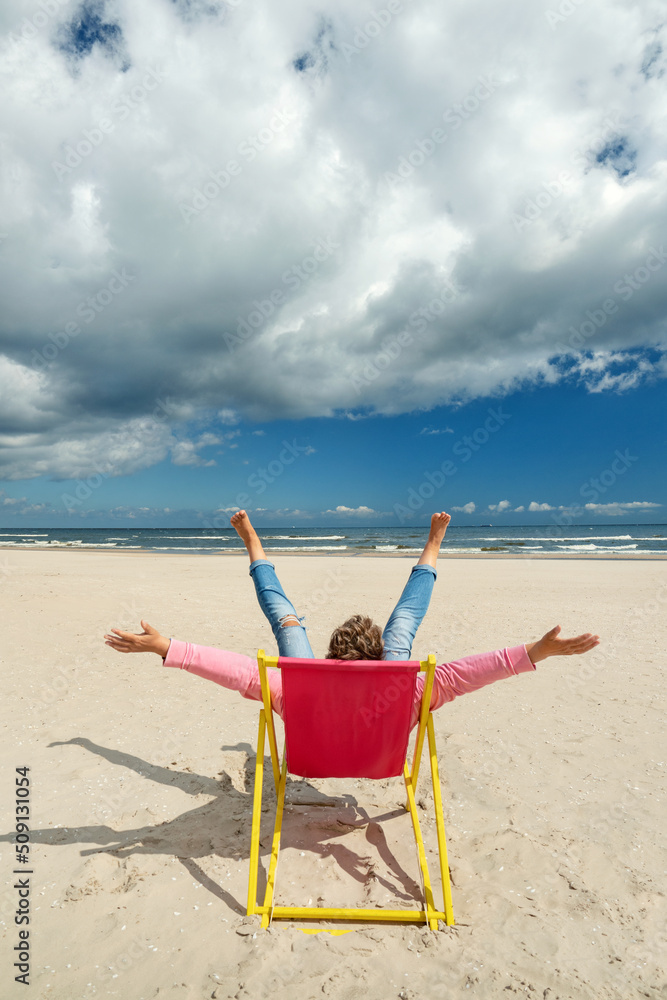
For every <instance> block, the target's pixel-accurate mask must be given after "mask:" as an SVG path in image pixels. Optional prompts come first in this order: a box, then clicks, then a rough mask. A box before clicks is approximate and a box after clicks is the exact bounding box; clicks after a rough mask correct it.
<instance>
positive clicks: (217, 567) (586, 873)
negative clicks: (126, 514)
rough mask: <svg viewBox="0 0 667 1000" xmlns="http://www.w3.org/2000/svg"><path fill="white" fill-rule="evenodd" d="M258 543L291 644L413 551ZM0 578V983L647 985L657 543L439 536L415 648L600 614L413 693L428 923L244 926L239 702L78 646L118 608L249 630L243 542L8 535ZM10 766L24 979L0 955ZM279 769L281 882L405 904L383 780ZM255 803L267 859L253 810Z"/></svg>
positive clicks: (136, 998)
mask: <svg viewBox="0 0 667 1000" xmlns="http://www.w3.org/2000/svg"><path fill="white" fill-rule="evenodd" d="M274 561H275V562H276V565H277V568H278V571H279V574H280V577H281V580H282V582H283V585H284V587H285V589H286V591H287V592H288V593H289V594H290V596H291V597H292V599H293V600H294V602H295V604H296V606H297V608H298V609H299V611H300V612H301V613H303V614H305V615H306V617H307V625H308V628H309V635H310V638H311V643H312V646H313V649H314V652H315V655H316V656H323V655H324V653H325V650H326V644H327V640H328V636H329V634H330V632H331V630H332V628H333V627H334V626H335V625H337V624H339V623H340V622H341V621H342V620H344V619H345V618H346V617H348V616H349V615H350V614H352V613H354V612H357V611H361V612H365V613H367V614H369V615H371V616H372V617H373V618H374V619H375V620H377V621H378V622H379V623H380V624H382V625H383V624H384V622H385V621H386V619H387V617H388V615H389V613H390V611H391V609H392V607H393V604H394V603H395V601H396V599H397V598H398V595H399V594H400V592H401V590H402V587H403V584H404V582H405V579H406V576H407V572H408V570H409V567H410V562H409V561H408V560H406V559H405V558H392V557H384V558H377V557H366V556H363V557H362V556H356V557H354V558H345V557H335V556H329V557H322V556H319V557H315V556H309V557H306V556H294V555H292V556H289V557H283V556H281V555H279V554H276V555H275V560H274ZM0 594H1V596H2V608H3V642H2V663H3V672H4V698H3V702H2V710H1V711H2V726H3V733H4V740H3V754H2V789H3V802H4V803H5V804H6V808H5V809H4V810H3V816H4V817H5V819H4V822H3V829H2V830H1V831H0V833H1V834H2V837H1V839H2V850H1V853H2V860H3V877H4V883H3V895H2V931H3V943H2V948H3V982H2V988H1V990H0V993H1V995H2V997H3V998H4V997H7V998H10V1000H11V998H14V997H25V996H28V997H31V998H35V1000H36V998H39V1000H42V998H49V1000H90V998H94V997H95V998H107V997H109V998H111V997H114V998H115V997H118V998H122V1000H154V998H159V1000H165V998H168V1000H204V998H217V1000H231V998H236V1000H259V998H263V997H268V996H272V997H275V998H277V1000H283V998H284V1000H287V998H290V1000H292V998H298V1000H310V998H313V1000H314V998H319V997H322V996H325V997H332V998H335V1000H353V998H354V1000H357V998H358V997H359V996H362V995H363V996H365V997H367V998H368V1000H385V998H393V997H396V998H401V1000H416V998H419V1000H422V998H424V1000H427V998H428V1000H432V998H434V997H443V998H447V997H450V996H451V997H459V996H466V997H468V996H470V997H479V998H484V1000H486V998H495V997H513V996H530V997H534V998H536V1000H570V998H572V1000H597V998H605V1000H606V998H609V1000H627V998H631V997H650V998H653V997H656V998H658V997H662V998H664V997H667V971H666V968H665V965H666V963H665V954H666V952H667V907H666V906H665V894H664V892H665V890H664V884H665V871H666V870H667V852H666V851H665V847H664V833H663V834H661V833H660V830H661V829H663V830H664V826H665V816H666V810H665V795H664V773H665V740H664V713H665V661H666V654H665V649H666V648H667V627H666V625H665V622H666V620H667V616H666V614H665V611H666V610H667V562H666V561H665V560H664V559H608V558H607V559H600V558H598V559H586V558H577V559H563V558H560V559H549V558H533V559H526V558H498V557H495V558H483V557H477V558H467V559H463V558H447V559H443V560H442V561H441V562H440V564H439V575H438V581H437V584H436V588H435V592H434V595H433V600H432V603H431V607H430V610H429V613H428V615H427V617H426V619H425V621H424V624H423V625H422V627H421V629H420V632H419V634H418V636H417V640H416V643H415V647H414V649H413V655H414V656H415V657H424V656H426V655H427V654H428V653H429V652H433V653H435V654H436V657H437V660H438V662H444V661H447V660H453V659H456V658H457V657H459V656H461V655H464V654H466V653H474V652H482V651H485V650H489V649H496V648H499V647H503V646H513V645H516V644H518V643H521V642H527V641H530V640H533V639H537V638H539V637H540V636H541V635H542V634H543V632H545V631H546V630H547V629H548V628H550V627H552V626H553V625H555V624H560V625H562V627H563V634H565V635H576V634H578V633H580V632H584V631H595V632H598V633H599V634H600V636H601V639H602V642H601V645H600V646H599V648H598V649H597V650H595V651H593V652H592V653H590V654H588V655H587V656H585V657H581V658H575V657H570V658H558V659H551V660H548V661H546V662H544V663H541V664H538V668H537V671H536V672H535V674H530V675H528V674H524V675H521V676H519V677H516V678H511V679H509V680H505V681H502V682H500V683H498V684H495V685H492V686H490V687H488V688H485V689H484V690H482V691H480V692H477V693H476V694H472V695H468V696H466V697H463V698H460V699H458V700H457V701H455V702H453V703H452V704H450V705H446V706H444V707H443V708H442V709H440V710H439V711H438V712H437V713H436V714H435V716H434V720H435V728H436V736H437V740H438V748H439V762H440V769H441V778H442V790H443V798H444V809H445V823H446V829H447V839H448V847H449V859H450V866H451V873H452V880H453V901H454V914H455V918H456V921H457V923H456V926H455V927H454V928H445V927H444V926H442V925H441V929H440V930H439V931H438V932H436V933H431V932H428V931H426V930H424V929H423V928H420V927H418V926H414V927H412V926H409V927H400V926H391V925H387V926H380V925H377V926H375V925H367V926H364V927H360V926H359V925H356V926H355V927H354V928H353V929H352V930H351V932H350V933H346V934H342V935H339V936H333V935H331V934H329V933H319V934H305V933H303V931H302V929H301V928H302V927H307V926H310V927H311V928H312V927H313V925H311V924H306V923H305V922H302V923H299V924H298V925H296V924H295V925H289V924H287V923H283V922H276V923H275V924H274V925H273V926H272V928H271V929H270V930H269V931H260V930H259V920H258V919H257V918H246V917H245V916H244V914H245V903H246V894H247V877H248V849H249V843H250V821H251V814H252V778H253V772H254V763H253V751H254V747H255V745H256V738H257V717H258V708H259V705H258V703H256V702H251V701H247V700H244V699H242V698H240V697H239V696H238V695H237V694H235V693H233V692H230V691H226V690H224V689H223V688H221V687H219V686H217V685H214V684H212V683H210V682H207V681H204V680H202V679H200V678H198V677H194V676H191V675H188V674H186V673H185V672H181V671H175V670H168V669H166V668H163V667H162V665H161V661H160V660H159V658H158V657H157V656H153V655H143V656H140V655H131V656H122V655H120V654H118V653H115V652H114V651H112V650H111V649H109V648H108V647H107V646H105V645H104V642H103V639H102V636H103V634H104V633H105V632H106V631H108V630H109V629H110V628H112V627H119V628H127V629H130V630H132V631H138V630H139V619H140V618H145V619H147V620H148V621H149V622H150V623H151V624H152V625H155V626H156V627H157V628H158V629H159V630H160V631H161V632H162V633H163V634H165V635H168V636H173V637H175V638H179V639H185V640H189V641H191V642H195V643H201V644H203V645H211V646H218V647H221V648H226V649H232V650H235V651H237V652H241V653H246V654H248V655H251V656H254V655H255V654H256V651H257V649H258V647H262V648H265V649H266V650H267V651H268V652H271V653H274V652H275V651H276V650H275V646H274V642H273V637H272V635H271V633H270V630H269V628H268V625H267V623H266V622H265V620H264V619H263V617H262V615H261V613H260V611H259V609H258V607H257V605H256V602H255V598H254V592H253V588H252V584H251V582H250V579H249V577H248V572H247V560H246V559H245V558H244V557H242V556H235V557H229V558H224V559H218V558H216V557H211V556H206V557H204V556H190V555H181V556H171V555H159V554H154V553H144V552H142V553H137V554H131V555H130V554H126V553H122V554H121V553H112V554H111V553H106V552H94V551H87V552H75V551H65V552H63V551H57V552H54V551H48V552H46V551H25V550H13V551H11V552H8V553H7V554H6V556H5V554H3V560H2V567H1V569H0ZM23 766H26V767H29V768H30V772H29V775H30V783H31V784H30V790H31V797H30V801H31V814H30V823H29V825H30V829H31V834H30V836H31V848H32V849H31V854H30V860H31V866H30V871H31V874H30V890H31V891H30V897H29V899H30V925H29V930H30V951H31V956H32V957H31V961H30V987H29V990H26V989H25V988H24V986H23V985H21V984H18V983H15V982H14V974H15V972H14V971H12V968H11V966H12V962H13V961H14V958H13V957H12V956H13V955H14V954H15V953H14V951H13V949H14V946H15V945H18V943H19V938H18V932H19V927H18V926H17V925H16V924H15V922H14V913H15V911H16V908H17V901H18V889H17V888H15V883H14V882H13V880H14V879H20V878H21V877H22V876H17V875H14V874H13V870H14V867H15V866H16V861H15V846H14V832H15V831H14V824H15V816H14V780H15V777H16V772H15V769H16V768H18V767H23ZM265 787H266V792H267V799H268V791H269V786H268V782H267V784H266V786H265ZM426 789H427V783H426V782H424V784H423V786H422V794H421V796H418V798H419V800H420V805H419V808H420V814H421V816H422V817H423V824H424V834H425V839H426V841H427V844H428V847H429V851H430V855H429V856H430V859H431V861H432V876H433V877H434V879H436V886H435V892H436V903H437V904H438V905H439V902H440V898H441V897H440V886H439V883H438V881H437V878H436V872H437V865H436V864H435V863H434V862H435V846H436V842H435V830H434V824H433V822H432V821H431V819H430V818H429V817H430V816H431V811H430V807H431V796H430V795H429V794H427V791H426ZM292 792H293V794H292V802H293V806H292V808H291V809H290V810H289V811H288V815H287V817H286V821H285V826H284V836H283V849H284V854H283V859H282V862H281V865H280V866H279V870H278V881H277V900H278V901H280V902H283V903H287V904H295V905H296V904H299V903H303V904H308V903H309V902H312V904H314V903H316V902H317V901H318V900H321V901H323V902H324V904H325V905H347V906H355V905H367V906H386V907H392V906H401V907H405V906H410V905H412V903H413V901H414V905H415V906H417V903H416V898H417V894H418V890H417V881H418V877H419V876H418V868H417V863H416V857H415V850H414V846H413V841H412V838H411V832H410V830H409V825H408V824H409V819H408V817H407V815H406V814H405V813H404V812H403V813H401V812H400V811H399V807H401V806H402V804H403V800H404V795H403V794H402V782H401V781H399V779H395V780H392V781H388V782H379V783H372V782H356V781H353V782H351V783H348V784H344V783H342V782H333V781H331V782H327V781H317V782H294V784H293V788H292ZM344 796H345V797H344ZM289 798H290V793H289V790H288V800H289ZM318 803H319V805H318ZM381 817H385V818H384V819H383V820H382V822H378V820H379V818H381ZM265 820H266V829H265V830H264V828H263V837H262V843H263V855H262V862H261V863H262V865H264V867H265V862H266V855H267V850H268V846H269V844H270V828H271V824H272V820H273V815H272V812H271V811H267V812H266V813H265ZM416 880H417V881H416Z"/></svg>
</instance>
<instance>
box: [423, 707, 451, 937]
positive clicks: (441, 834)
mask: <svg viewBox="0 0 667 1000" xmlns="http://www.w3.org/2000/svg"><path fill="white" fill-rule="evenodd" d="M427 729H428V749H429V756H430V758H431V779H432V781H433V805H434V807H435V825H436V829H437V831H438V854H439V857H440V878H441V879H442V892H443V895H444V898H445V923H446V924H447V926H448V927H451V926H452V924H454V923H455V920H454V909H453V906H452V884H451V881H450V878H449V862H448V859H447V841H446V839H445V820H444V817H443V812H442V792H441V791H440V775H439V773H438V755H437V752H436V747H435V730H434V728H433V716H432V715H429V717H428V726H427Z"/></svg>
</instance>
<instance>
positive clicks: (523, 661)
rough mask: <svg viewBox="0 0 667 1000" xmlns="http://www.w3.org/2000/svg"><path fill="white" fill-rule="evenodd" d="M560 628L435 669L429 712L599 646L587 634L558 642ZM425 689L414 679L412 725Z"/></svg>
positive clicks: (597, 638) (421, 678)
mask: <svg viewBox="0 0 667 1000" xmlns="http://www.w3.org/2000/svg"><path fill="white" fill-rule="evenodd" d="M559 632H560V625H556V627H555V628H552V629H551V631H549V632H547V633H546V634H545V635H543V636H542V638H541V639H539V640H538V641H537V642H528V643H526V644H525V645H523V646H513V647H511V648H508V649H496V650H494V651H493V652H491V653H475V654H474V655H473V656H464V657H462V658H461V659H460V660H453V661H452V662H451V663H443V664H441V665H439V666H437V667H436V668H435V678H434V681H433V694H432V696H431V711H432V712H433V711H435V709H436V708H440V706H441V705H444V704H446V703H447V702H449V701H453V700H454V698H458V697H460V696H461V695H463V694H469V693H470V692H472V691H479V689H480V688H483V687H486V685H487V684H493V682H494V681H500V680H502V679H503V678H504V677H513V676H515V675H516V674H522V673H525V672H528V671H533V670H535V664H536V663H537V662H538V661H540V660H545V659H546V658H547V657H549V656H572V655H573V654H578V653H587V652H588V651H589V650H591V649H593V648H594V647H595V646H597V645H598V643H599V642H600V639H599V636H597V635H591V633H590V632H586V633H585V634H584V635H579V636H576V638H574V639H560V638H559V637H558V633H559ZM423 689H424V674H420V675H419V676H418V677H417V688H416V692H417V694H416V698H417V700H416V703H415V709H414V714H413V720H412V724H413V725H414V724H415V723H416V721H417V718H418V714H419V704H418V702H419V699H421V693H422V691H423Z"/></svg>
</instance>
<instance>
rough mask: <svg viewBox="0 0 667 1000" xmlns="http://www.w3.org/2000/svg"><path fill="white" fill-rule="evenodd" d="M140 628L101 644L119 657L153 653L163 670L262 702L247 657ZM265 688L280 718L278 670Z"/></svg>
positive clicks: (149, 627) (144, 624) (256, 674)
mask: <svg viewBox="0 0 667 1000" xmlns="http://www.w3.org/2000/svg"><path fill="white" fill-rule="evenodd" d="M141 627H142V628H143V630H144V631H143V632H141V633H135V632H121V631H120V629H117V628H113V629H111V634H110V635H105V636H104V639H105V642H106V644H107V646H111V648H112V649H115V650H117V651H118V652H119V653H157V654H158V656H161V657H162V659H163V660H164V665H165V667H176V668H177V669H180V670H187V671H188V673H191V674H197V676H198V677H203V678H204V679H205V680H208V681H214V683H216V684H220V685H221V686H222V687H225V688H228V689H229V690H230V691H238V692H239V694H240V695H242V696H243V697H244V698H250V699H251V700H253V701H261V700H262V688H261V684H260V680H259V670H258V668H257V662H256V661H255V660H251V659H250V657H249V656H244V655H243V654H242V653H231V652H229V651H228V650H225V649H216V648H214V647H213V646H197V645H194V644H193V643H190V642H181V640H180V639H166V638H165V637H164V636H163V635H160V633H159V632H158V630H157V629H156V628H153V626H152V625H149V624H148V622H146V621H143V620H142V622H141ZM269 688H270V690H271V702H272V704H273V707H274V709H275V711H276V712H277V713H278V714H279V715H280V716H282V711H283V701H282V697H283V696H282V677H281V675H280V671H279V670H270V671H269Z"/></svg>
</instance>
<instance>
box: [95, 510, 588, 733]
mask: <svg viewBox="0 0 667 1000" xmlns="http://www.w3.org/2000/svg"><path fill="white" fill-rule="evenodd" d="M450 520H451V518H450V516H449V514H446V513H445V512H444V511H441V512H439V513H436V514H434V515H433V516H432V518H431V529H430V532H429V536H428V539H427V541H426V544H425V546H424V550H423V552H422V554H421V557H420V559H419V561H418V562H417V564H416V565H415V566H413V567H412V570H411V573H410V577H409V578H408V582H407V583H406V585H405V588H404V590H403V593H402V594H401V597H400V598H399V601H398V604H397V605H396V607H395V608H394V610H393V612H392V613H391V615H390V617H389V621H388V622H387V624H386V626H385V628H384V631H383V632H381V631H380V628H379V627H378V626H377V625H376V624H375V623H374V622H373V621H371V619H370V618H368V617H366V616H365V615H360V614H357V615H353V616H352V617H351V618H348V619H347V621H345V622H343V624H342V625H340V626H339V627H338V628H337V629H335V630H334V632H333V633H332V635H331V639H330V640H329V649H328V652H327V659H333V660H408V659H409V658H410V653H411V650H412V643H413V641H414V637H415V635H416V633H417V629H418V628H419V626H420V624H421V622H422V619H423V618H424V615H425V614H426V611H427V609H428V606H429V602H430V599H431V593H432V591H433V585H434V582H435V579H436V561H437V558H438V553H439V551H440V546H441V544H442V540H443V538H444V536H445V532H446V530H447V526H448V524H449V522H450ZM231 523H232V525H233V527H234V528H235V529H236V531H237V532H238V534H239V536H240V537H241V538H242V540H243V542H244V543H245V547H246V549H247V551H248V556H249V558H250V576H251V577H252V580H253V582H254V584H255V591H256V594H257V600H258V601H259V606H260V607H261V609H262V611H263V612H264V614H265V616H266V618H267V619H268V621H269V624H270V625H271V629H272V631H273V634H274V636H275V639H276V642H277V644H278V652H279V655H280V656H284V657H296V658H302V659H304V658H312V657H313V651H312V649H311V648H310V643H309V641H308V636H307V634H306V629H305V627H304V625H303V619H302V618H300V617H299V616H298V615H297V612H296V609H295V608H294V605H293V604H292V602H291V601H290V600H289V599H288V598H287V596H286V594H285V592H284V590H283V588H282V587H281V585H280V582H279V580H278V577H277V575H276V571H275V567H274V565H273V563H271V562H269V560H268V559H267V558H266V556H265V553H264V549H263V548H262V543H261V541H260V539H259V537H258V535H257V532H256V531H255V529H254V528H253V526H252V524H251V523H250V518H249V517H248V515H247V513H246V511H244V510H240V511H238V512H237V513H236V514H234V515H233V517H232V518H231ZM141 627H142V629H143V632H141V633H133V632H124V631H121V630H120V629H111V633H110V634H108V635H105V636H104V639H105V642H106V644H107V646H110V647H111V648H112V649H115V650H117V651H118V652H120V653H157V654H158V655H159V656H160V657H162V660H163V663H164V665H165V666H167V667H178V668H180V669H182V670H187V671H189V672H190V673H193V674H197V675H198V676H200V677H204V678H206V679H207V680H212V681H214V682H215V683H217V684H221V685H222V686H223V687H226V688H229V689H231V690H234V691H238V692H239V693H240V694H241V695H242V696H243V697H244V698H251V699H253V700H255V701H261V700H262V692H261V687H260V681H259V670H258V667H257V663H256V661H255V660H252V659H251V658H250V657H249V656H243V655H241V654H239V653H233V652H229V651H226V650H221V649H217V648H214V647H210V646H199V645H194V644H192V643H189V642H182V641H181V640H178V639H168V638H166V637H165V636H163V635H161V634H160V633H159V632H158V630H157V629H156V628H153V627H152V626H151V625H149V624H148V622H147V621H144V620H142V621H141ZM560 630H561V629H560V625H556V626H555V628H552V629H551V630H550V631H549V632H547V633H546V634H545V635H543V636H542V638H541V639H538V640H537V641H536V642H528V643H525V644H523V645H520V646H514V647H510V648H506V649H498V650H494V651H493V652H491V653H477V654H474V655H472V656H465V657H462V658H461V659H459V660H455V661H452V662H450V663H443V664H440V665H439V666H436V668H435V680H434V684H433V693H432V696H431V704H430V708H431V711H434V710H435V709H437V708H440V707H441V706H442V705H444V704H445V703H446V702H449V701H453V699H454V698H456V697H457V696H459V695H462V694H467V693H468V692H471V691H477V690H478V689H479V688H481V687H484V686H485V685H487V684H492V683H493V682H494V681H497V680H501V679H502V678H503V677H510V676H513V675H516V674H519V673H524V672H526V671H530V670H535V664H536V663H538V662H539V661H540V660H545V659H547V657H550V656H571V655H573V654H581V653H586V652H588V651H589V650H591V649H593V648H594V647H595V646H597V645H598V643H599V641H600V640H599V636H597V635H592V634H591V633H590V632H586V633H584V634H583V635H579V636H576V637H575V638H572V639H562V638H560V635H559V633H560ZM269 684H270V688H271V700H272V704H273V708H274V710H275V711H276V712H277V713H278V715H280V716H282V678H281V674H280V671H278V670H276V671H273V670H272V671H270V676H269ZM423 686H424V675H423V674H420V675H419V676H418V677H417V683H416V688H415V695H414V706H413V713H412V720H411V724H412V725H413V726H414V725H416V723H417V720H418V715H419V706H420V701H421V696H422V691H423Z"/></svg>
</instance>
